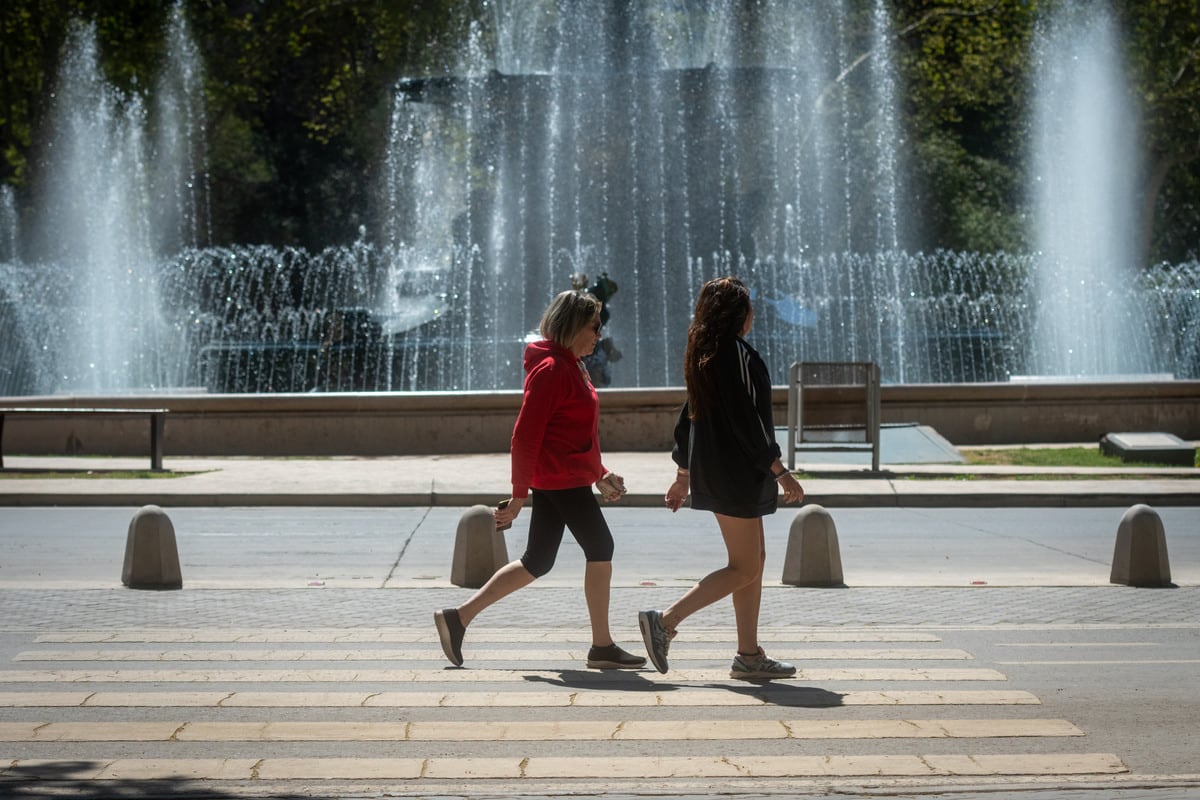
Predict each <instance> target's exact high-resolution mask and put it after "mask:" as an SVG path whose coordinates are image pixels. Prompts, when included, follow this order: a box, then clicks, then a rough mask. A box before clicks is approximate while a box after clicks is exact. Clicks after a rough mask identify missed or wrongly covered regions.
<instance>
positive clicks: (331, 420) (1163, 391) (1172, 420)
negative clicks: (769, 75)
mask: <svg viewBox="0 0 1200 800" xmlns="http://www.w3.org/2000/svg"><path fill="white" fill-rule="evenodd" d="M881 395H882V400H881V405H882V421H883V422H884V423H917V424H921V425H927V426H929V427H931V428H933V429H934V430H936V431H937V432H938V433H939V434H941V435H942V436H943V437H944V438H946V439H947V440H948V441H950V442H952V443H953V444H955V445H957V446H973V445H996V444H1022V443H1055V442H1097V443H1098V442H1099V439H1100V437H1101V436H1102V435H1104V434H1105V433H1108V432H1110V431H1114V430H1119V431H1163V432H1167V433H1171V434H1174V435H1175V436H1178V437H1180V438H1181V439H1185V440H1197V439H1200V381H1164V382H1145V383H1138V382H1116V383H1095V384H1088V383H1079V382H1071V383H1043V382H1031V383H973V384H890V385H885V386H883V387H882V392H881ZM811 396H812V397H813V398H815V401H816V402H824V403H825V404H826V410H829V411H831V412H834V413H836V412H837V410H838V409H837V406H838V405H839V404H843V403H849V402H852V399H848V398H846V397H844V396H842V395H841V394H840V393H839V392H837V390H831V391H829V392H827V393H826V394H825V395H824V397H823V396H822V393H821V392H819V391H814V392H813V393H812V394H811ZM683 399H684V390H683V389H682V388H680V387H665V388H653V389H601V390H600V405H601V417H600V421H601V422H600V424H601V433H600V436H601V441H602V442H603V446H604V449H605V450H607V451H613V452H615V451H632V452H638V451H641V452H650V451H664V452H666V451H669V450H670V448H671V443H672V442H671V430H672V427H673V425H674V422H675V418H676V415H677V414H678V411H679V407H680V406H681V405H682V403H683ZM772 400H773V403H774V406H775V414H776V420H777V421H782V420H784V419H786V407H787V391H786V389H785V388H784V387H776V388H775V390H774V392H773V396H772ZM48 402H52V403H53V404H54V405H56V406H68V407H70V406H72V405H75V406H79V407H86V406H94V405H103V406H105V407H112V408H121V407H125V408H149V407H162V408H167V409H169V415H168V417H167V422H166V426H165V431H164V439H165V442H164V452H165V454H166V455H168V456H171V455H180V456H182V455H189V456H192V455H210V456H223V455H232V456H239V455H240V456H267V455H271V456H297V455H306V456H333V455H350V456H355V455H361V456H370V455H426V454H429V455H436V454H454V453H473V452H474V453H499V452H506V451H507V450H508V446H509V439H510V437H511V435H512V425H513V421H514V420H515V419H516V414H517V411H518V409H519V408H520V403H521V392H519V391H515V390H514V391H498V392H421V393H396V392H362V393H316V392H314V393H306V394H258V395H232V394H219V395H218V394H192V395H185V394H169V393H167V394H160V393H155V394H148V395H142V396H131V395H121V396H110V397H95V396H83V395H77V396H75V395H73V396H53V397H10V398H0V404H3V405H8V406H37V405H45V404H46V403H48ZM145 436H146V433H145V431H144V430H142V426H141V425H140V424H138V425H137V426H136V427H134V426H133V423H122V422H119V421H103V420H87V419H77V420H62V419H59V420H55V419H45V420H21V421H20V422H18V421H17V420H14V421H13V422H12V423H10V425H9V429H8V430H6V431H5V449H6V451H7V452H9V453H23V454H29V455H63V454H66V453H65V452H64V447H65V443H66V442H68V441H72V442H75V443H76V444H75V445H74V446H75V447H76V448H77V450H76V452H85V453H86V452H103V453H106V454H109V455H125V454H128V455H137V454H141V453H142V452H144V450H145V442H144V439H145Z"/></svg>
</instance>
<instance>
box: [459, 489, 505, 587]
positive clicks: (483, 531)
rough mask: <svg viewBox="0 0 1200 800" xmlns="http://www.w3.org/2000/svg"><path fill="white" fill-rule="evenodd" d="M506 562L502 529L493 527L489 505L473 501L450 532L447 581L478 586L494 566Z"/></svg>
mask: <svg viewBox="0 0 1200 800" xmlns="http://www.w3.org/2000/svg"><path fill="white" fill-rule="evenodd" d="M507 563H508V546H507V545H506V544H505V543H504V532H503V531H498V530H496V520H495V519H494V518H493V517H492V509H491V508H489V507H488V506H484V505H477V506H471V507H470V508H468V509H467V510H466V511H465V512H464V513H463V515H462V517H461V518H460V519H459V521H458V532H457V533H455V535H454V560H453V562H452V563H451V565H450V582H451V583H453V584H454V585H455V586H463V587H466V588H468V589H478V588H479V587H480V586H483V585H484V584H485V583H487V580H488V578H490V577H492V575H493V574H494V573H495V572H496V570H498V569H500V568H501V567H503V566H504V565H505V564H507Z"/></svg>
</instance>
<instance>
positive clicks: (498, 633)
mask: <svg viewBox="0 0 1200 800" xmlns="http://www.w3.org/2000/svg"><path fill="white" fill-rule="evenodd" d="M613 636H614V637H616V638H617V639H618V640H620V641H630V642H640V641H641V639H642V634H641V632H640V631H638V630H637V629H636V628H630V629H628V630H621V629H614V630H613ZM684 638H686V639H687V640H688V641H689V642H725V643H729V642H734V641H735V637H734V636H733V634H732V632H731V631H730V630H728V629H709V628H700V629H696V630H692V629H688V631H687V632H686V635H685V637H684ZM758 638H759V641H761V642H940V641H941V639H940V638H939V637H938V636H936V635H935V634H932V633H921V632H917V631H903V630H900V631H895V630H886V629H884V630H879V629H871V630H853V629H842V628H839V629H837V630H814V629H812V628H764V629H760V630H759V634H758ZM471 640H472V641H474V642H479V643H490V642H494V643H498V644H503V643H509V642H520V643H530V642H571V643H574V642H578V643H581V644H590V643H591V641H592V636H591V633H590V632H589V631H586V630H585V631H580V630H575V629H569V630H568V629H546V628H539V629H537V630H525V629H518V628H488V627H487V626H486V625H479V626H477V627H475V628H472V629H471ZM34 641H35V642H37V643H39V644H101V643H103V644H121V643H133V642H147V643H154V642H161V643H222V642H239V643H243V644H269V643H282V642H287V643H296V644H299V643H305V642H311V643H322V644H329V643H332V644H360V643H369V642H375V643H380V644H388V643H395V644H407V643H420V642H423V643H428V644H436V643H437V642H438V638H437V633H436V632H434V631H433V626H432V623H431V624H430V627H429V629H428V630H426V629H420V630H404V629H395V628H389V629H377V628H352V629H346V628H314V629H306V630H267V631H264V630H261V629H237V630H233V629H229V630H216V629H214V630H178V629H155V628H138V629H136V630H124V631H62V632H57V633H43V634H39V635H38V636H37V637H36V638H35V639H34Z"/></svg>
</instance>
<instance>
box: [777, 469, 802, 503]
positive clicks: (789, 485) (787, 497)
mask: <svg viewBox="0 0 1200 800" xmlns="http://www.w3.org/2000/svg"><path fill="white" fill-rule="evenodd" d="M777 483H778V484H779V488H780V489H783V502H785V503H799V502H802V501H803V500H804V488H803V487H802V486H801V485H800V481H798V480H796V478H795V477H794V476H793V475H792V473H790V472H789V473H787V474H786V475H784V476H782V477H781V478H779V480H778V481H777Z"/></svg>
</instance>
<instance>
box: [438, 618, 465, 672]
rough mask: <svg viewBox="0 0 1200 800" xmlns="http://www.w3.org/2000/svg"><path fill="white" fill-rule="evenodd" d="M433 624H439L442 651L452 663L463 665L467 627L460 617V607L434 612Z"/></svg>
mask: <svg viewBox="0 0 1200 800" xmlns="http://www.w3.org/2000/svg"><path fill="white" fill-rule="evenodd" d="M433 624H434V625H437V632H438V638H439V639H441V640H442V652H443V653H445V654H446V658H448V659H449V660H450V663H451V664H453V665H454V666H456V667H461V666H462V665H463V657H462V641H463V634H465V633H466V632H467V629H466V627H465V626H464V625H463V624H462V620H461V619H459V618H458V609H457V608H444V609H442V610H441V611H435V612H433Z"/></svg>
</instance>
